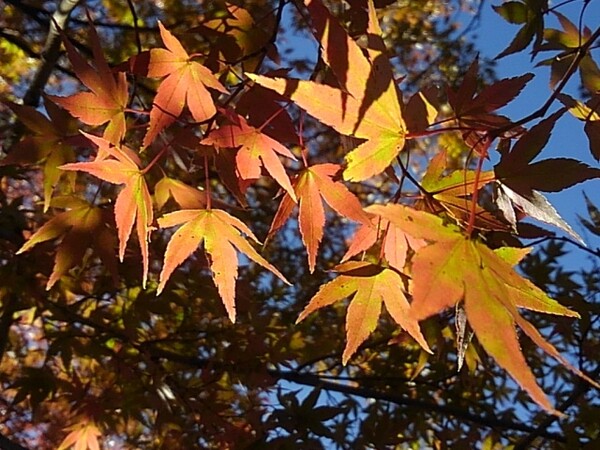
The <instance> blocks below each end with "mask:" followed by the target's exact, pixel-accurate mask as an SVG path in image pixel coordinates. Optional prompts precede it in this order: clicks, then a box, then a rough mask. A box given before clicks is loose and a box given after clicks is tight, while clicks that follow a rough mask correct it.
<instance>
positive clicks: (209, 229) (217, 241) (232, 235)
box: [157, 209, 287, 322]
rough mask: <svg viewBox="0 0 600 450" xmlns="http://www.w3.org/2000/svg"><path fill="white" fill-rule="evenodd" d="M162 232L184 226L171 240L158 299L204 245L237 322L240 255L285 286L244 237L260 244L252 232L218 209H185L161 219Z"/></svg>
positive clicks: (217, 284) (231, 315)
mask: <svg viewBox="0 0 600 450" xmlns="http://www.w3.org/2000/svg"><path fill="white" fill-rule="evenodd" d="M158 224H159V225H160V227H161V228H170V227H173V226H176V225H181V224H183V225H182V226H181V227H180V228H179V229H178V230H177V231H176V232H175V234H173V236H172V237H171V240H170V241H169V244H168V245H167V250H166V252H165V259H164V266H163V269H162V271H161V273H160V282H159V285H158V289H157V295H158V294H160V293H161V292H162V291H163V289H164V287H165V284H166V283H167V281H168V280H169V278H170V277H171V274H172V273H173V271H174V270H175V269H176V268H177V266H179V265H180V264H181V263H183V262H184V261H185V260H186V259H187V258H188V257H189V256H190V255H191V254H192V253H194V252H195V251H196V250H197V248H198V247H199V246H200V245H201V244H204V250H205V252H206V254H207V255H208V256H209V258H210V267H211V270H212V273H213V280H214V282H215V285H216V286H217V289H218V291H219V295H220V296H221V299H222V301H223V304H224V305H225V309H226V310H227V314H228V316H229V318H230V319H231V321H232V322H235V283H236V279H237V277H238V266H237V252H238V251H239V252H242V253H244V254H245V255H246V257H248V258H249V259H251V260H252V261H254V262H255V263H257V264H259V265H261V266H262V267H264V268H265V269H268V270H269V271H271V272H272V273H273V274H275V275H276V276H277V277H279V278H280V279H281V280H283V281H284V282H285V283H287V280H286V279H285V277H284V276H283V275H282V274H281V273H280V272H279V271H278V270H277V269H276V268H275V267H273V266H272V265H271V264H269V262H268V261H267V260H265V259H264V258H263V257H262V256H260V255H259V254H258V253H257V251H256V250H254V248H253V247H252V245H250V243H249V242H248V241H247V240H246V239H245V238H244V237H243V236H242V233H243V234H245V235H246V236H248V238H249V239H251V240H252V241H254V242H255V243H258V239H257V238H256V236H254V234H253V233H252V231H251V230H250V229H249V228H248V227H247V226H246V225H245V224H244V223H243V222H241V221H240V220H239V219H236V218H235V217H233V216H231V215H229V214H227V213H226V212H225V211H221V210H218V209H213V210H208V209H183V210H180V211H175V212H172V213H169V214H166V215H164V216H162V217H160V218H159V219H158Z"/></svg>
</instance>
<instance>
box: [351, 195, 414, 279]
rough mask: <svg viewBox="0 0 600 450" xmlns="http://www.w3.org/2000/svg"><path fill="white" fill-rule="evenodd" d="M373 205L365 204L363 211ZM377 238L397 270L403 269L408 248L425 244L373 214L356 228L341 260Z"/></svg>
mask: <svg viewBox="0 0 600 450" xmlns="http://www.w3.org/2000/svg"><path fill="white" fill-rule="evenodd" d="M373 207H374V205H370V206H367V207H366V208H365V209H364V211H365V212H367V213H369V212H370V211H371V209H372V208H373ZM379 239H383V242H382V252H381V253H382V254H383V256H384V257H385V259H386V261H387V262H388V264H389V265H390V267H393V268H394V269H396V270H398V271H402V270H403V269H404V265H405V263H406V258H407V256H408V250H409V248H410V249H412V250H413V251H414V250H417V249H419V248H421V247H423V246H424V245H425V244H426V242H425V241H424V240H423V239H417V238H415V237H413V236H411V235H410V234H407V233H405V232H404V231H403V230H402V229H400V228H398V227H396V226H394V224H392V223H390V221H389V220H387V219H385V218H383V217H378V216H376V215H374V216H373V217H372V218H371V222H370V223H362V224H361V225H360V227H359V228H358V229H357V230H356V232H355V233H354V236H353V237H352V239H351V240H350V242H351V243H350V246H349V247H348V251H347V252H346V254H345V255H344V256H343V257H342V260H341V262H342V263H344V262H346V261H348V260H349V259H350V258H352V257H353V256H356V255H358V254H359V253H361V252H365V251H367V250H369V249H370V248H371V247H373V246H374V245H375V244H376V243H377V241H378V240H379Z"/></svg>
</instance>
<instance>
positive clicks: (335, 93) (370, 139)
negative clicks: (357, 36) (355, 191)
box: [248, 0, 406, 181]
mask: <svg viewBox="0 0 600 450" xmlns="http://www.w3.org/2000/svg"><path fill="white" fill-rule="evenodd" d="M307 8H308V10H309V12H310V14H311V17H312V19H313V23H314V26H315V29H316V35H317V38H318V39H319V42H320V44H321V47H322V49H323V51H322V55H323V59H324V60H325V62H326V63H327V64H328V65H329V66H330V67H331V68H332V70H333V72H334V74H335V75H336V77H337V79H338V81H339V83H340V85H341V88H340V89H338V88H335V87H331V86H328V85H324V84H319V83H315V82H312V81H305V80H296V79H285V78H269V77H265V76H261V75H253V74H248V77H249V78H250V79H251V80H254V81H255V82H256V83H258V84H260V85H261V86H263V87H266V88H268V89H271V90H273V91H275V92H277V93H278V94H281V95H283V96H285V97H287V98H289V99H291V100H292V101H294V102H295V103H296V104H297V105H298V106H300V107H301V108H303V109H305V110H306V111H307V112H308V113H309V114H311V115H312V116H314V117H316V118H317V119H319V120H320V121H321V122H323V123H324V124H326V125H329V126H331V127H333V128H334V129H335V130H336V131H338V132H340V133H342V134H345V135H351V136H354V137H356V138H359V139H366V140H367V141H366V142H363V143H362V144H360V145H359V146H358V147H357V148H356V149H354V150H353V151H351V152H350V153H349V154H348V155H347V156H346V162H347V167H346V169H345V170H344V179H346V180H349V181H352V180H354V181H361V180H366V179H368V178H371V177H373V176H374V175H377V174H379V173H381V172H383V171H384V170H385V168H386V167H388V166H389V165H390V164H391V163H392V161H393V160H394V158H395V157H396V156H397V155H398V153H399V152H400V151H401V150H402V149H403V147H404V142H405V135H406V124H405V123H404V120H403V118H402V113H401V100H400V95H399V92H398V89H397V88H396V84H395V82H394V77H393V71H392V66H391V64H390V62H389V60H388V59H387V58H386V57H385V56H384V55H383V49H384V45H383V41H382V40H381V38H380V36H381V29H380V28H379V24H378V23H377V17H376V14H375V9H374V6H373V2H372V1H369V30H368V32H369V38H370V40H371V42H373V43H374V45H375V47H377V48H373V47H371V48H370V50H369V57H367V56H365V54H364V53H363V50H362V49H361V48H360V47H359V46H358V45H357V44H356V42H354V40H353V39H352V38H351V37H350V36H348V34H347V33H346V31H345V30H344V29H343V28H342V27H341V25H340V24H339V23H338V21H337V20H335V18H334V17H333V16H332V15H331V14H330V13H329V11H328V10H327V8H325V6H323V4H322V3H321V2H320V1H318V0H310V1H307ZM340 49H343V51H340Z"/></svg>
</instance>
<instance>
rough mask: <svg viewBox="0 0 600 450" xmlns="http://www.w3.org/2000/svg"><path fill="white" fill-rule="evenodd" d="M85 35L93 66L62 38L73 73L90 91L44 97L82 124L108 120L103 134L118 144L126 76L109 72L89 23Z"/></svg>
mask: <svg viewBox="0 0 600 450" xmlns="http://www.w3.org/2000/svg"><path fill="white" fill-rule="evenodd" d="M89 36H90V44H91V47H92V53H93V56H94V67H92V66H90V65H89V64H88V63H87V62H86V60H85V59H84V58H83V57H82V56H81V55H80V54H79V52H78V51H77V50H76V49H75V47H74V46H73V44H71V42H70V41H69V40H68V39H67V38H65V39H64V40H63V42H64V45H65V48H66V49H67V54H68V55H69V60H70V61H71V64H72V66H73V70H74V71H75V74H76V75H77V77H78V78H79V79H80V80H81V82H82V83H83V84H84V85H85V86H86V87H87V88H89V89H90V91H91V92H79V93H77V94H73V95H71V96H69V97H59V96H55V95H49V96H48V97H49V98H50V99H51V100H52V101H53V102H55V103H56V104H58V105H60V106H62V107H63V108H65V109H66V110H67V111H69V112H70V113H71V114H72V115H73V116H75V117H77V118H78V119H79V120H81V121H82V122H83V123H85V124H88V125H102V124H105V123H106V122H108V125H107V127H106V128H105V130H104V134H103V136H104V138H105V139H106V140H108V141H109V142H112V143H113V144H119V143H120V142H121V140H122V139H123V136H125V131H126V125H127V124H126V121H125V108H126V107H127V101H128V100H129V94H128V91H127V78H126V75H125V73H124V72H118V73H117V74H116V75H115V74H113V71H112V70H111V68H110V67H109V65H108V63H107V62H106V59H105V58H104V54H103V52H102V48H101V46H100V39H99V38H98V34H97V33H96V30H95V29H94V27H93V26H90V27H89Z"/></svg>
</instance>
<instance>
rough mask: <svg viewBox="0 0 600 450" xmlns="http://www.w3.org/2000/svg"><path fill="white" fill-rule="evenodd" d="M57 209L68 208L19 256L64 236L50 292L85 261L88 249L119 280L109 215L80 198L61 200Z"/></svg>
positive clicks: (57, 254)
mask: <svg viewBox="0 0 600 450" xmlns="http://www.w3.org/2000/svg"><path fill="white" fill-rule="evenodd" d="M52 206H53V207H55V208H56V207H58V208H68V211H65V212H62V213H60V214H58V215H57V216H55V217H53V218H52V219H50V220H49V221H48V222H46V223H45V224H44V225H43V226H42V227H41V228H40V229H39V230H37V231H36V232H35V233H34V234H33V235H32V236H31V237H30V238H29V240H28V241H27V242H26V243H25V244H24V245H23V246H22V247H21V248H20V249H19V251H18V252H17V254H20V253H23V252H26V251H29V250H30V249H31V248H33V247H34V246H36V245H37V244H41V243H42V242H46V241H49V240H51V239H56V238H58V237H60V236H62V240H61V242H60V244H59V245H58V249H57V250H56V256H55V258H54V268H53V270H52V274H51V275H50V278H49V279H48V282H47V284H46V289H47V290H49V289H51V288H52V286H54V284H55V283H56V282H57V281H58V280H59V279H60V278H61V277H62V276H63V275H64V274H65V273H67V271H68V270H69V269H71V268H72V267H74V266H75V265H76V264H77V263H78V262H79V261H81V260H82V259H83V257H84V255H85V252H86V250H87V249H88V248H93V249H94V251H95V252H96V253H97V254H98V255H99V256H100V259H101V260H102V262H103V263H104V265H105V266H106V267H107V268H108V269H109V271H110V272H111V273H112V275H113V279H115V280H116V272H117V269H116V257H115V254H114V252H113V248H114V246H115V243H116V242H115V239H114V237H113V234H112V233H111V231H110V229H109V228H108V227H107V220H106V214H105V213H106V212H105V210H103V209H102V208H98V207H96V206H93V205H91V204H89V203H88V202H86V201H83V200H80V199H78V198H76V197H70V196H65V197H57V198H55V199H54V200H53V201H52Z"/></svg>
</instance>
